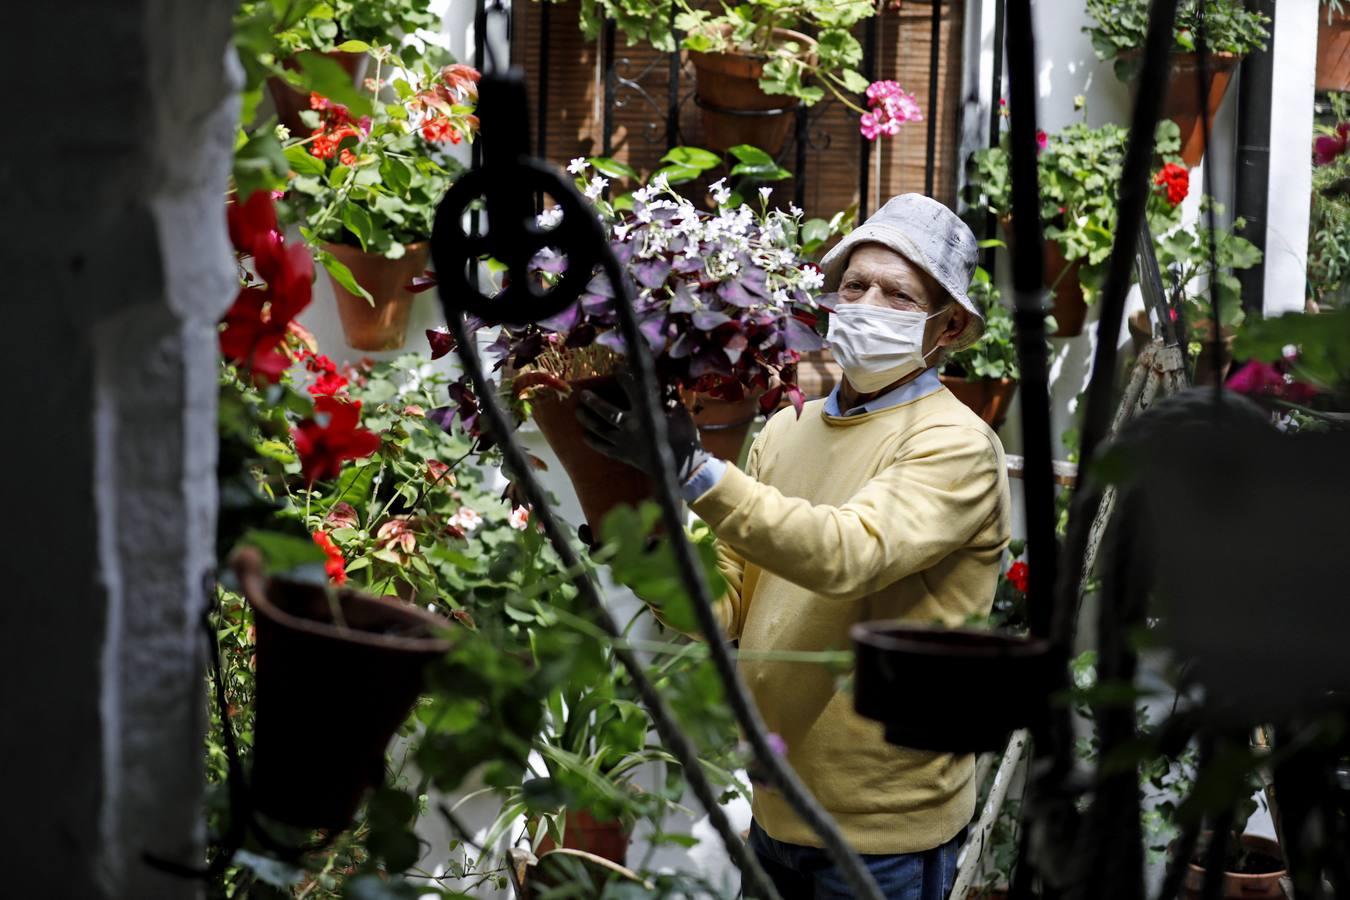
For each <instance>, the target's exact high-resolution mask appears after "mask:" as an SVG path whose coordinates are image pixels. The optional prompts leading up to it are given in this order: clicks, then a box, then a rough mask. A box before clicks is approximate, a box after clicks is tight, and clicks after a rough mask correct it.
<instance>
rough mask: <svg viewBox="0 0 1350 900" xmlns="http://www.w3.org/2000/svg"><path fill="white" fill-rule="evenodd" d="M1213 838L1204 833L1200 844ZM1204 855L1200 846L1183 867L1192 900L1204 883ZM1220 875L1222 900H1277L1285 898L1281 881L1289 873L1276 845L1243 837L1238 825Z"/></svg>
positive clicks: (1259, 838) (1230, 841)
mask: <svg viewBox="0 0 1350 900" xmlns="http://www.w3.org/2000/svg"><path fill="white" fill-rule="evenodd" d="M1244 823H1245V818H1244ZM1212 837H1213V836H1212V835H1211V834H1206V835H1205V840H1204V841H1202V842H1201V843H1202V844H1205V843H1207V842H1208V841H1209V840H1210V839H1212ZM1205 852H1206V851H1205V847H1204V846H1201V847H1200V848H1199V849H1198V850H1197V851H1196V852H1195V854H1194V855H1193V856H1192V857H1191V862H1190V865H1189V866H1187V868H1186V881H1185V894H1186V896H1187V897H1188V898H1192V900H1198V898H1199V897H1200V896H1201V894H1202V890H1201V889H1202V888H1203V886H1204V883H1205ZM1223 872H1224V874H1223V887H1222V888H1221V889H1220V894H1219V896H1220V897H1222V898H1223V900H1251V898H1257V900H1259V898H1271V900H1277V898H1282V897H1284V896H1285V893H1284V888H1283V887H1281V885H1280V879H1281V878H1283V877H1284V876H1285V875H1286V874H1288V872H1287V870H1286V868H1285V864H1284V853H1283V851H1281V850H1280V845H1279V842H1278V841H1273V840H1271V839H1270V838H1267V837H1261V836H1260V835H1256V834H1244V833H1242V829H1241V827H1240V826H1239V827H1238V828H1237V829H1235V831H1234V833H1233V834H1232V835H1230V836H1229V842H1228V852H1227V853H1226V854H1225V856H1224V865H1223Z"/></svg>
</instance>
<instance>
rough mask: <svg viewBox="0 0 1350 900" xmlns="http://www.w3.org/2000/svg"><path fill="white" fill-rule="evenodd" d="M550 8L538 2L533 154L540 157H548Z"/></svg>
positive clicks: (548, 5)
mask: <svg viewBox="0 0 1350 900" xmlns="http://www.w3.org/2000/svg"><path fill="white" fill-rule="evenodd" d="M514 8H515V7H514V5H512V9H514ZM552 8H553V4H552V3H540V4H539V90H538V91H536V92H535V95H536V100H535V102H536V103H538V104H539V107H538V108H537V109H536V110H535V123H534V128H535V156H537V157H539V158H540V159H548V62H549V60H548V45H549V20H550V18H551V16H550V13H549V11H550V10H551V9H552ZM479 71H482V70H481V69H480V70H479Z"/></svg>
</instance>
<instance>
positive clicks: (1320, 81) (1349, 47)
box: [1317, 9, 1350, 91]
mask: <svg viewBox="0 0 1350 900" xmlns="http://www.w3.org/2000/svg"><path fill="white" fill-rule="evenodd" d="M1318 15H1319V16H1320V17H1321V18H1320V19H1319V21H1320V23H1321V24H1320V25H1319V26H1318V29H1317V89H1318V90H1319V91H1350V12H1333V11H1331V10H1330V9H1328V10H1326V11H1325V12H1324V11H1322V10H1318Z"/></svg>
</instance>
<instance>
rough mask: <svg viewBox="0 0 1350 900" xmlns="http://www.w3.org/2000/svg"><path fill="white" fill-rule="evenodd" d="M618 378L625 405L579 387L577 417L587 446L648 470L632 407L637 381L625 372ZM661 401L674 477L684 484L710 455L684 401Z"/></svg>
mask: <svg viewBox="0 0 1350 900" xmlns="http://www.w3.org/2000/svg"><path fill="white" fill-rule="evenodd" d="M619 381H620V383H621V384H622V385H623V389H624V394H625V395H627V398H628V407H629V408H628V409H620V408H619V407H617V406H615V405H614V404H613V403H610V402H609V401H608V400H606V399H605V398H603V397H601V396H599V395H598V394H596V393H594V392H593V391H583V392H582V394H581V402H580V403H579V404H578V405H577V419H578V420H579V421H580V422H581V427H582V429H583V430H584V431H585V436H586V443H587V444H589V445H590V446H591V449H593V450H595V451H596V452H597V453H603V454H604V455H606V456H608V457H610V458H611V459H617V460H618V461H619V462H622V463H627V464H628V465H630V466H632V467H633V468H635V469H638V470H639V471H643V472H648V473H649V474H650V469H649V467H648V465H647V460H646V453H645V452H644V450H643V440H644V438H643V435H642V424H641V422H640V421H639V416H638V415H637V414H636V413H635V412H634V411H633V410H634V409H635V408H636V405H637V403H638V400H637V397H636V396H635V395H636V393H637V390H636V388H637V385H636V383H635V382H634V381H633V379H632V378H631V377H630V376H627V375H620V376H619ZM663 405H664V410H663V411H664V412H665V416H666V433H667V436H668V437H669V439H670V450H671V454H672V455H673V456H674V457H675V477H676V479H677V480H678V481H679V483H680V484H684V483H685V482H686V481H688V480H689V479H690V478H691V477H692V476H693V474H694V473H695V472H697V471H698V469H699V467H700V466H702V465H703V464H704V463H705V462H707V461H708V459H710V458H711V455H710V454H709V453H708V452H707V451H706V450H704V449H703V444H702V443H701V442H700V441H699V437H698V427H697V426H696V425H695V424H694V419H693V417H692V416H690V415H689V410H688V409H687V408H686V407H685V405H684V404H683V403H681V402H680V401H679V400H678V399H674V398H672V399H671V400H668V401H666V402H665V403H664V404H663Z"/></svg>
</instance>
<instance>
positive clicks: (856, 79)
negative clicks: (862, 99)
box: [840, 69, 868, 94]
mask: <svg viewBox="0 0 1350 900" xmlns="http://www.w3.org/2000/svg"><path fill="white" fill-rule="evenodd" d="M840 74H841V75H842V76H843V78H844V87H846V88H848V89H849V90H850V91H853V92H854V93H855V94H861V93H862V92H863V91H865V90H867V86H868V81H867V79H866V78H864V77H863V76H862V75H860V74H859V73H858V72H855V71H854V70H853V69H844V70H843V71H842V72H841V73H840Z"/></svg>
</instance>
